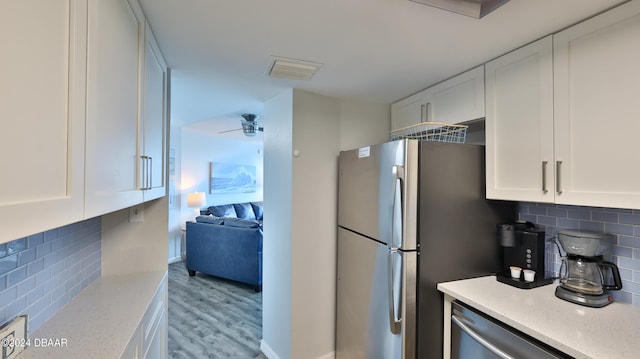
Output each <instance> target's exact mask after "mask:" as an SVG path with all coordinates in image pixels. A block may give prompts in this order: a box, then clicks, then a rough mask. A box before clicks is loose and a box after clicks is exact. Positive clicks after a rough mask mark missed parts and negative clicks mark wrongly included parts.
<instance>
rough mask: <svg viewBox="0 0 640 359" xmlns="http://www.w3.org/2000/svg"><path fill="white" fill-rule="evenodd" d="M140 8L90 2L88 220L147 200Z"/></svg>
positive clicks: (117, 0) (120, 1)
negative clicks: (142, 162) (142, 178)
mask: <svg viewBox="0 0 640 359" xmlns="http://www.w3.org/2000/svg"><path fill="white" fill-rule="evenodd" d="M132 5H134V6H133V7H132ZM136 5H137V4H136V3H133V2H132V3H131V4H130V3H129V2H128V1H127V0H111V1H103V0H90V1H89V39H88V71H87V74H88V75H87V76H88V79H87V81H88V88H87V145H86V151H87V159H86V205H85V215H86V216H87V217H93V216H96V215H101V214H105V213H108V212H111V211H114V210H117V209H122V208H126V207H129V206H132V205H135V204H137V203H141V202H142V200H143V196H142V191H140V190H139V187H138V180H137V169H138V103H139V88H138V85H139V81H140V73H139V69H140V68H141V67H142V61H141V60H142V56H141V54H142V53H143V52H142V51H143V49H144V47H143V41H142V40H143V34H144V18H143V15H142V11H141V10H140V8H139V6H136Z"/></svg>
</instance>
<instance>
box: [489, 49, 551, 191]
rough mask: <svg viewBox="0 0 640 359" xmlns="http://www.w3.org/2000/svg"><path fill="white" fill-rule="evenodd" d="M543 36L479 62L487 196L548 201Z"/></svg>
mask: <svg viewBox="0 0 640 359" xmlns="http://www.w3.org/2000/svg"><path fill="white" fill-rule="evenodd" d="M552 47H553V45H552V38H551V36H548V37H546V38H543V39H541V40H538V41H536V42H534V43H532V44H529V45H527V46H525V47H522V48H520V49H518V50H515V51H513V52H510V53H508V54H506V55H504V56H501V57H499V58H497V59H495V60H493V61H491V62H489V63H487V64H486V65H485V71H486V110H487V116H486V120H485V130H486V154H487V157H486V161H487V166H486V168H487V198H491V199H504V200H519V201H533V202H553V201H554V193H555V192H554V183H555V182H554V177H553V176H554V156H553V155H554V153H553V55H552Z"/></svg>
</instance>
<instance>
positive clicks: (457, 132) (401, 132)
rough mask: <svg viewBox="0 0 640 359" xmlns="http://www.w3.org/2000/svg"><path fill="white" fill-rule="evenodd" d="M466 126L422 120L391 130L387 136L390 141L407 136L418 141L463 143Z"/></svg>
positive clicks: (465, 137)
mask: <svg viewBox="0 0 640 359" xmlns="http://www.w3.org/2000/svg"><path fill="white" fill-rule="evenodd" d="M468 127H469V126H466V125H451V124H448V123H440V122H422V123H419V124H417V125H412V126H408V127H404V128H400V129H397V130H394V131H391V132H390V133H389V137H390V138H391V141H395V140H401V139H404V138H408V139H414V140H420V141H432V142H451V143H464V142H465V141H466V140H467V128H468Z"/></svg>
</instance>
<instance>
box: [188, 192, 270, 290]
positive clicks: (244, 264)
mask: <svg viewBox="0 0 640 359" xmlns="http://www.w3.org/2000/svg"><path fill="white" fill-rule="evenodd" d="M200 213H201V215H200V216H198V217H197V218H196V221H195V222H187V233H186V244H187V258H186V267H187V271H188V273H189V275H190V276H194V275H195V274H196V271H197V272H202V273H205V274H209V275H213V276H216V277H221V278H225V279H230V280H233V281H238V282H242V283H246V284H249V285H251V286H253V287H254V289H255V290H256V291H261V290H262V203H234V204H228V205H221V206H211V207H209V208H208V209H207V210H205V211H201V212H200Z"/></svg>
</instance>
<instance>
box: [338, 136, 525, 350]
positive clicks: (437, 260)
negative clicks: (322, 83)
mask: <svg viewBox="0 0 640 359" xmlns="http://www.w3.org/2000/svg"><path fill="white" fill-rule="evenodd" d="M484 168H485V162H484V147H483V146H477V145H462V144H451V143H437V142H422V141H417V140H401V141H394V142H388V143H384V144H380V145H375V146H368V147H363V148H359V149H355V150H351V151H344V152H341V153H340V158H339V180H338V188H339V189H338V264H337V265H338V278H337V328H336V358H338V359H347V358H381V359H394V358H438V359H440V358H442V338H443V336H442V330H443V297H442V294H441V293H439V292H438V291H437V289H436V284H437V283H438V282H444V281H450V280H455V279H463V278H470V277H474V276H480V275H485V274H491V273H495V272H497V271H498V270H499V269H500V268H499V266H500V254H499V253H500V252H499V250H500V249H499V245H498V242H497V239H496V224H497V223H500V222H511V221H513V220H514V219H515V215H516V209H515V203H512V202H502V201H488V200H486V199H485V171H484Z"/></svg>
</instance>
